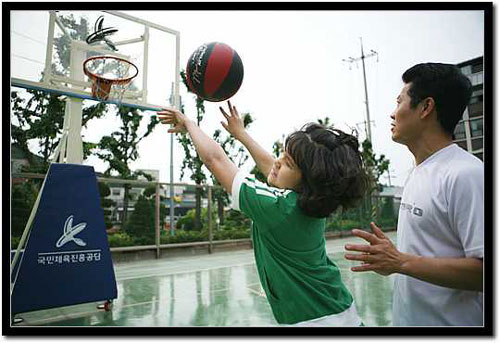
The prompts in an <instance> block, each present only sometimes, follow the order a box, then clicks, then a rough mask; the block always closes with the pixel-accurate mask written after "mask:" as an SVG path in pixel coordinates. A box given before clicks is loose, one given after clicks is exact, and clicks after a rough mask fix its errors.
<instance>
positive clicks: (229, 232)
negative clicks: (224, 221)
mask: <svg viewBox="0 0 500 343" xmlns="http://www.w3.org/2000/svg"><path fill="white" fill-rule="evenodd" d="M243 238H250V228H246V229H244V228H234V229H225V230H218V231H215V232H214V235H213V240H215V241H222V240H226V239H243Z"/></svg>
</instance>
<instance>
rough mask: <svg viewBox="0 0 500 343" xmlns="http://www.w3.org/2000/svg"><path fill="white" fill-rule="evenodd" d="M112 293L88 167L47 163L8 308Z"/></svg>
mask: <svg viewBox="0 0 500 343" xmlns="http://www.w3.org/2000/svg"><path fill="white" fill-rule="evenodd" d="M116 297H117V289H116V279H115V273H114V270H113V263H112V260H111V253H110V251H109V245H108V240H107V235H106V226H105V224H104V215H103V211H102V208H101V206H100V196H99V191H98V187H97V180H96V176H95V173H94V168H93V167H90V166H83V165H75V164H59V163H53V164H52V165H51V166H50V168H49V171H48V173H47V176H46V180H45V186H44V189H43V191H42V195H41V198H40V204H39V207H38V210H37V212H36V215H35V218H34V220H33V223H32V229H31V232H30V234H29V238H28V240H27V244H26V247H25V249H24V254H23V256H22V259H21V260H20V262H19V272H18V273H17V276H16V277H15V284H14V288H13V291H12V295H11V299H12V313H13V314H17V313H22V312H28V311H35V310H41V309H47V308H54V307H60V306H67V305H75V304H81V303H87V302H93V301H101V300H110V299H115V298H116Z"/></svg>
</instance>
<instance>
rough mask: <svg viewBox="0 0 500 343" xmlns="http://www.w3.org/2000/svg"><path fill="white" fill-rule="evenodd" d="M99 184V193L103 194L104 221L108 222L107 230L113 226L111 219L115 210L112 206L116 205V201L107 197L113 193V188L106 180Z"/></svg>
mask: <svg viewBox="0 0 500 343" xmlns="http://www.w3.org/2000/svg"><path fill="white" fill-rule="evenodd" d="M97 186H98V189H99V195H100V196H101V208H102V211H103V214H104V223H105V224H106V230H107V229H110V228H111V227H112V226H113V223H112V219H111V215H112V213H113V212H112V211H111V210H110V208H111V207H112V206H114V205H116V203H115V202H114V201H113V200H111V199H107V197H108V196H109V195H110V194H111V189H110V188H109V186H108V185H107V184H106V183H105V182H99V183H98V184H97Z"/></svg>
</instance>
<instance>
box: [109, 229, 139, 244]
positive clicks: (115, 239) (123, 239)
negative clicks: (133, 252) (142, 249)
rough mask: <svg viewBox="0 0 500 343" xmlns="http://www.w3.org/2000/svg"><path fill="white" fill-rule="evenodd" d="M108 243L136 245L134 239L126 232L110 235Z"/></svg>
mask: <svg viewBox="0 0 500 343" xmlns="http://www.w3.org/2000/svg"><path fill="white" fill-rule="evenodd" d="M108 243H109V246H110V247H129V246H134V245H135V244H134V239H133V238H132V237H130V236H129V235H128V234H127V233H125V232H117V233H114V234H111V235H108Z"/></svg>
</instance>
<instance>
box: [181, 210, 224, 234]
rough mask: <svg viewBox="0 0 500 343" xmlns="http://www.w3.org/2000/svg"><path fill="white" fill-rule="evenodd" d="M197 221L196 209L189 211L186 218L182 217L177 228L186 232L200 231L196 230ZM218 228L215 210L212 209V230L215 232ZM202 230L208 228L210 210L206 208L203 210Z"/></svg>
mask: <svg viewBox="0 0 500 343" xmlns="http://www.w3.org/2000/svg"><path fill="white" fill-rule="evenodd" d="M195 220H196V210H195V209H192V210H189V211H187V213H186V214H185V215H184V216H182V217H181V218H180V219H179V220H178V221H177V227H178V228H179V229H181V230H186V231H190V230H197V231H200V229H198V228H196V225H195ZM216 227H217V222H216V215H215V209H212V229H213V230H215V228H216ZM201 228H202V229H207V228H208V209H206V208H202V209H201Z"/></svg>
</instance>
